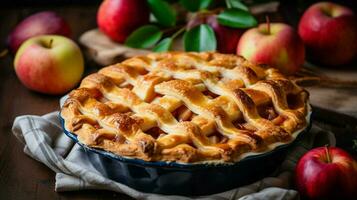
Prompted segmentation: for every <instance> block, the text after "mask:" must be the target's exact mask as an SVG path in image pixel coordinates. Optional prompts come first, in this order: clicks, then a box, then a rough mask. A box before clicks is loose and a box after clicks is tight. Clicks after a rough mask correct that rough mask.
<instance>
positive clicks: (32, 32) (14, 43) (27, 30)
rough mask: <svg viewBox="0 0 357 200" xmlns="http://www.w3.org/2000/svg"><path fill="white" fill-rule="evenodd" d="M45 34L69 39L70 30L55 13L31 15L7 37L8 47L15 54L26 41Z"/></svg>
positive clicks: (45, 12)
mask: <svg viewBox="0 0 357 200" xmlns="http://www.w3.org/2000/svg"><path fill="white" fill-rule="evenodd" d="M45 34H56V35H63V36H67V37H70V35H71V30H70V27H69V25H68V24H67V22H66V21H65V20H64V19H63V18H62V17H61V16H59V15H57V14H56V13H55V12H52V11H44V12H39V13H36V14H33V15H31V16H29V17H27V18H26V19H24V20H23V21H21V22H20V23H19V24H18V25H17V26H16V27H15V29H14V30H13V31H12V32H11V33H10V35H9V37H8V41H7V42H8V45H9V47H10V49H11V51H12V52H14V53H15V52H16V51H17V49H18V48H19V47H20V45H21V44H22V43H23V42H24V41H25V40H27V39H29V38H31V37H34V36H38V35H45Z"/></svg>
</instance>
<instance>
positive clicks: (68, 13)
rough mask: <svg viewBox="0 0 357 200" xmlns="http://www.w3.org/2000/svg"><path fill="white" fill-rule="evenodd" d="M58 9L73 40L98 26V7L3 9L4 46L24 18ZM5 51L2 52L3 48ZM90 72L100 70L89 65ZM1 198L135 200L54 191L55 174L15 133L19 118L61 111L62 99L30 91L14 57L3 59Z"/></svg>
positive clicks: (103, 193)
mask: <svg viewBox="0 0 357 200" xmlns="http://www.w3.org/2000/svg"><path fill="white" fill-rule="evenodd" d="M48 9H50V10H55V11H56V12H58V13H59V14H60V15H62V16H63V17H64V18H66V19H67V21H68V22H69V23H70V26H71V28H72V32H73V38H74V39H78V37H79V35H80V34H81V33H83V32H84V31H86V30H89V29H91V28H94V27H96V19H95V14H96V10H97V6H96V5H92V6H80V7H79V6H75V5H72V6H71V7H56V8H51V7H50V8H48V7H36V8H20V9H19V8H10V9H5V8H1V9H0V39H1V40H0V42H1V43H0V47H1V48H3V47H4V41H5V38H6V37H7V35H8V33H9V32H10V30H11V29H12V28H13V27H14V25H16V24H17V22H18V21H19V20H21V19H22V18H23V17H25V16H28V15H29V14H30V13H33V12H36V11H41V10H48ZM0 51H1V49H0ZM86 67H87V73H88V72H89V71H93V70H95V69H96V67H95V66H86ZM0 83H1V84H0V99H1V101H0V116H1V120H0V199H1V200H7V199H19V200H22V199H27V200H31V199H46V200H47V199H51V200H52V199H112V198H116V199H124V200H126V199H132V198H130V197H128V196H126V195H123V194H119V193H114V192H108V191H78V192H60V193H56V192H55V191H54V185H55V173H54V172H53V171H51V170H50V169H49V168H47V167H46V166H45V165H43V164H41V163H39V162H37V161H35V160H34V159H32V158H30V157H29V156H27V155H25V154H24V153H23V144H21V143H20V142H19V141H18V140H17V139H16V138H15V136H14V135H13V134H12V132H11V127H12V123H13V120H14V118H15V117H16V116H18V115H23V114H35V115H42V114H45V113H48V112H50V111H54V110H58V109H59V104H58V101H59V98H60V97H59V96H47V95H42V94H38V93H34V92H31V91H29V90H27V89H26V88H25V87H24V86H23V85H22V84H21V83H20V81H19V80H18V79H17V77H16V74H15V72H14V70H13V55H7V56H6V57H4V58H0Z"/></svg>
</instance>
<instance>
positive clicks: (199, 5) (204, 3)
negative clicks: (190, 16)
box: [180, 0, 212, 12]
mask: <svg viewBox="0 0 357 200" xmlns="http://www.w3.org/2000/svg"><path fill="white" fill-rule="evenodd" d="M211 3H212V0H193V1H192V0H180V4H181V5H182V6H183V7H185V8H186V9H187V10H189V11H191V12H195V11H197V10H202V9H206V8H208V7H209V6H210V5H211Z"/></svg>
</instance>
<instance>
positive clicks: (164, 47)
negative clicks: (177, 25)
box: [152, 38, 173, 52]
mask: <svg viewBox="0 0 357 200" xmlns="http://www.w3.org/2000/svg"><path fill="white" fill-rule="evenodd" d="M172 41H173V39H172V38H165V39H163V40H162V41H161V42H159V44H157V45H156V46H155V47H154V48H153V49H152V50H153V51H155V52H165V51H168V50H170V48H171V45H172Z"/></svg>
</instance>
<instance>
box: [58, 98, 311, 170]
mask: <svg viewBox="0 0 357 200" xmlns="http://www.w3.org/2000/svg"><path fill="white" fill-rule="evenodd" d="M307 106H308V113H307V115H306V121H307V125H306V126H305V127H304V128H302V129H299V130H297V131H295V132H294V133H293V134H292V135H295V137H294V139H292V140H291V141H288V142H286V143H283V144H279V143H274V145H275V146H274V147H273V148H269V149H268V150H267V151H265V152H262V153H260V152H259V153H257V154H254V153H252V154H253V155H247V156H244V157H243V158H241V159H239V160H237V161H234V162H209V161H206V162H195V163H180V162H175V161H145V160H142V159H139V158H131V157H125V156H120V155H117V154H114V153H111V152H108V151H105V150H103V149H99V148H93V147H89V146H87V145H85V144H83V143H81V142H80V141H79V140H78V138H77V135H76V134H74V133H72V132H70V131H68V130H67V129H66V128H65V120H64V118H63V117H62V116H61V112H59V119H60V123H61V127H62V129H63V132H64V133H65V134H66V135H67V136H68V137H69V138H71V139H72V140H73V141H74V142H75V143H77V144H79V145H80V146H81V147H83V148H84V149H85V150H89V151H91V152H94V153H97V154H99V155H101V156H105V157H108V158H110V159H114V160H117V161H120V162H124V163H127V164H133V165H138V166H145V167H160V168H162V167H168V168H179V169H202V168H218V167H232V166H236V165H239V164H240V163H241V162H245V161H249V160H254V159H259V158H261V157H265V156H269V155H271V154H273V153H275V152H277V151H279V150H281V149H284V148H287V147H289V146H290V145H292V144H293V143H294V142H295V141H296V140H297V139H298V137H299V136H301V135H302V133H304V132H307V131H309V130H310V128H311V124H312V123H311V119H312V118H311V115H312V109H311V105H310V104H309V103H307Z"/></svg>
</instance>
